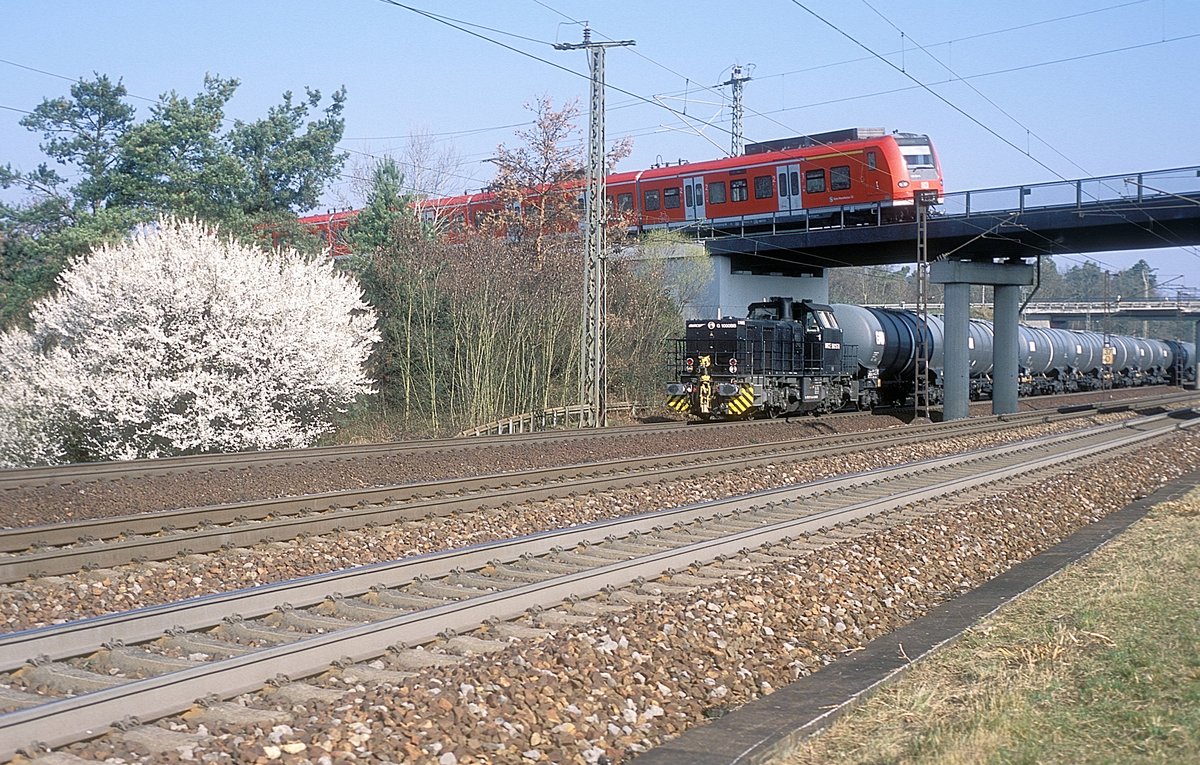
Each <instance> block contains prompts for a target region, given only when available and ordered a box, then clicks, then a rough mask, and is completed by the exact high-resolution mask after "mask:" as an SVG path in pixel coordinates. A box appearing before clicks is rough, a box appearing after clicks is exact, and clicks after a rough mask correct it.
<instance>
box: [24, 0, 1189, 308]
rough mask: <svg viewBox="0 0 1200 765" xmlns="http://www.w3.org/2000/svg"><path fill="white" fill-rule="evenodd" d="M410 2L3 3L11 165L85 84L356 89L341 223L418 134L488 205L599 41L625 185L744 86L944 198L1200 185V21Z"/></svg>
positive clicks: (753, 125) (1179, 16)
mask: <svg viewBox="0 0 1200 765" xmlns="http://www.w3.org/2000/svg"><path fill="white" fill-rule="evenodd" d="M403 4H404V5H408V6H411V7H414V8H418V9H420V10H423V11H427V12H429V13H432V14H444V16H446V17H449V18H451V19H453V20H454V21H452V22H451V24H453V25H454V26H451V25H450V24H447V23H442V22H439V21H437V20H433V19H430V18H428V17H426V16H423V15H420V14H418V13H416V12H414V11H412V10H408V9H406V8H403V7H400V6H399V5H396V4H391V3H388V2H385V1H383V0H340V2H315V1H313V0H288V1H287V2H284V1H283V0H258V1H257V2H245V0H173V1H171V2H162V1H161V0H156V1H151V0H126V1H118V0H109V1H108V2H104V1H102V0H101V1H97V0H56V1H55V2H44V1H43V0H9V1H8V2H6V3H5V10H6V14H5V21H6V30H5V46H4V48H3V49H2V51H0V59H2V61H0V75H2V76H0V107H3V108H0V163H12V164H13V165H14V166H16V167H19V168H21V169H31V168H32V167H34V166H35V165H36V164H37V162H39V161H41V159H42V157H41V154H40V152H39V151H38V148H37V146H38V143H39V142H40V140H41V139H40V136H38V135H36V134H33V133H31V132H29V131H27V130H25V129H24V128H22V127H20V126H19V125H18V124H17V121H18V120H19V119H20V117H21V116H22V115H21V113H20V112H19V111H14V110H28V109H32V108H33V107H34V106H35V105H36V104H37V103H39V102H40V101H41V100H42V99H43V98H46V97H55V96H59V95H63V94H65V93H66V92H67V90H68V88H69V84H70V83H69V80H70V79H73V78H77V77H81V76H91V74H92V73H93V72H100V73H104V74H107V75H109V76H110V77H113V78H121V79H122V80H123V81H124V84H125V86H126V87H127V88H128V90H129V92H130V93H131V94H132V95H134V96H139V97H144V98H147V99H153V98H154V97H156V96H158V95H159V94H161V93H164V92H166V91H170V90H176V91H178V92H179V93H181V94H185V95H189V96H191V95H195V93H197V92H198V91H199V90H200V88H201V85H202V83H203V78H204V75H205V73H211V74H219V75H221V76H224V77H237V78H239V79H240V80H241V81H242V85H241V87H240V88H239V90H238V93H237V94H236V96H235V97H234V99H233V101H232V103H231V105H230V109H229V115H228V116H229V117H231V118H242V119H255V118H257V117H260V116H262V115H263V114H265V112H266V110H267V108H268V107H269V106H270V105H272V104H275V103H277V102H278V101H279V97H280V94H281V93H282V92H283V91H285V90H292V91H294V92H302V91H303V89H304V87H305V86H309V87H312V88H316V89H319V90H321V91H322V92H324V93H328V92H330V91H332V90H334V89H336V88H337V87H340V86H342V85H345V86H346V88H347V90H348V94H349V99H348V104H347V110H346V140H345V141H344V142H343V147H344V148H345V149H347V150H349V151H351V152H352V154H351V160H350V162H349V163H348V165H347V169H346V176H347V177H346V178H343V179H342V181H341V182H340V183H339V184H337V185H336V186H335V187H334V188H333V189H331V190H330V194H329V197H328V200H327V202H328V204H329V206H335V205H345V204H355V203H356V202H357V201H358V199H357V198H356V197H355V195H354V193H355V184H354V182H353V176H354V175H356V174H362V172H364V171H363V170H362V168H363V166H364V165H366V164H367V163H369V162H370V161H371V159H372V157H377V156H382V155H385V154H394V155H396V156H398V157H401V158H404V151H405V147H406V145H407V144H409V143H410V141H409V139H408V136H409V135H411V134H413V133H420V134H423V135H425V136H426V138H427V140H430V141H432V146H433V148H434V149H435V150H436V151H437V152H443V151H447V150H449V151H452V152H453V153H454V154H455V155H456V156H457V163H456V166H455V168H454V170H453V174H452V175H451V176H449V178H448V179H447V184H448V186H447V188H448V189H449V190H451V191H453V192H455V193H458V192H462V191H464V190H467V189H475V188H479V187H482V186H483V185H485V184H486V183H487V181H488V180H489V179H490V177H491V175H492V166H491V165H490V164H488V163H487V162H486V160H487V158H488V157H491V156H492V155H493V152H494V149H495V147H496V145H497V144H499V143H502V142H503V143H508V144H509V145H512V144H514V143H517V140H516V139H515V138H514V135H513V133H514V130H516V129H518V128H519V127H520V126H522V125H523V124H525V123H528V122H529V120H530V119H531V113H530V112H529V111H528V110H527V109H526V108H525V105H526V104H527V103H528V102H530V101H531V100H533V99H537V98H539V97H541V96H543V95H547V96H549V97H550V98H551V99H553V101H554V102H555V103H556V104H562V103H566V102H568V101H570V100H572V99H578V100H579V102H580V105H581V107H582V109H583V111H584V116H583V117H581V120H580V127H581V131H585V130H586V108H587V100H588V80H587V57H586V54H585V53H583V52H579V51H576V52H562V51H556V50H554V48H553V47H552V45H553V43H555V42H578V41H579V40H580V39H581V26H580V25H579V23H577V22H580V21H584V20H586V21H588V22H590V25H591V27H592V30H593V32H592V34H593V39H594V40H634V41H636V43H637V44H636V46H633V47H630V48H615V49H611V50H609V52H608V54H607V62H606V63H607V67H606V69H607V81H608V84H609V85H610V90H609V92H608V96H607V102H608V122H607V129H608V136H609V138H610V139H613V138H618V137H621V136H630V137H632V138H633V141H634V144H633V146H634V148H633V154H632V155H631V156H630V157H629V158H628V159H626V160H625V161H624V162H623V163H622V164H621V166H620V168H621V169H633V168H636V167H643V166H647V165H649V164H652V163H654V162H656V161H660V160H662V161H675V160H678V159H687V160H691V161H698V160H702V159H708V158H712V157H714V156H719V155H720V154H721V153H722V152H724V151H726V150H727V149H728V144H729V133H728V130H729V123H730V110H729V105H728V94H729V90H728V88H725V89H713V88H711V87H710V86H712V85H715V84H716V83H719V82H722V81H724V80H726V79H727V78H728V77H729V74H730V69H731V67H732V66H734V65H742V66H744V67H747V68H748V69H749V71H750V74H751V76H752V78H753V79H752V80H751V81H750V82H749V83H747V84H746V89H745V108H746V119H745V132H746V137H747V140H749V141H754V140H767V139H771V138H779V137H784V136H788V135H797V134H803V133H812V132H821V131H826V130H834V129H839V128H845V127H852V126H861V127H883V128H886V129H888V130H904V131H911V132H920V133H927V134H929V135H930V136H931V137H932V138H933V140H934V143H935V145H936V147H937V149H938V151H939V154H940V157H941V161H942V168H943V171H944V173H945V176H946V185H947V189H948V190H951V191H957V190H967V189H979V188H987V187H993V186H1007V185H1016V184H1024V183H1039V182H1048V181H1057V180H1061V179H1075V178H1081V177H1090V176H1099V175H1110V174H1113V175H1115V174H1129V173H1134V172H1139V171H1149V170H1160V169H1166V168H1175V167H1184V166H1192V165H1200V147H1198V146H1197V143H1196V140H1195V133H1196V129H1197V126H1198V125H1200V92H1198V89H1200V86H1198V85H1197V75H1198V74H1200V65H1198V64H1197V61H1200V2H1196V0H1058V2H1054V3H1046V2H1044V0H972V1H971V2H963V0H923V2H903V3H898V2H888V0H796V1H795V2H793V0H757V1H756V2H745V3H728V2H710V1H709V0H693V2H690V3H663V2H655V1H654V0H642V1H641V2H628V1H627V0H607V1H601V0H591V1H590V2H583V1H582V0H490V1H487V2H485V1H484V0H456V2H453V3H448V2H434V1H433V0H411V2H404V3H403ZM455 27H460V28H455ZM464 30H465V31H464ZM506 46H507V47H506ZM514 49H515V50H514ZM35 70H40V71H35ZM62 78H67V79H62ZM131 103H133V104H134V105H135V106H136V107H137V108H138V110H139V114H143V115H144V114H145V113H146V112H147V110H148V108H149V102H148V101H145V100H140V99H139V98H133V99H132V100H131ZM1197 186H1198V187H1200V180H1198V181H1197ZM6 198H11V192H10V193H9V196H8V197H6ZM1085 257H1086V258H1091V259H1094V260H1097V261H1098V262H1100V264H1101V266H1102V267H1105V268H1123V267H1127V266H1128V265H1129V264H1131V263H1132V262H1134V261H1135V260H1136V259H1137V258H1139V257H1144V258H1145V259H1146V260H1147V261H1148V262H1149V263H1150V264H1151V265H1152V266H1154V267H1155V268H1156V269H1158V273H1159V280H1160V282H1166V281H1170V283H1171V285H1172V286H1175V285H1189V286H1191V287H1197V288H1200V250H1197V249H1196V248H1189V249H1176V250H1158V251H1145V252H1138V253H1097V254H1093V255H1089V256H1075V257H1072V258H1060V259H1059V260H1060V263H1062V264H1063V265H1066V266H1069V265H1072V264H1073V263H1077V262H1082V260H1083V259H1085Z"/></svg>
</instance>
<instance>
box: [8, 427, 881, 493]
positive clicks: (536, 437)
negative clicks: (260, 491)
mask: <svg viewBox="0 0 1200 765" xmlns="http://www.w3.org/2000/svg"><path fill="white" fill-rule="evenodd" d="M840 416H864V413H860V412H844V413H841V415H840ZM756 424H761V421H751V422H746V421H736V422H733V421H731V422H713V423H704V427H705V428H713V427H716V428H738V427H752V426H754V425H756ZM695 426H696V424H694V423H688V422H665V423H650V424H646V425H625V426H616V427H610V428H601V429H572V430H552V431H539V432H535V433H513V434H509V435H503V436H462V437H458V438H446V439H433V440H426V441H393V442H385V443H375V444H351V445H339V446H316V447H308V448H303V449H271V450H266V451H254V452H231V453H221V454H201V455H189V456H180V457H159V458H155V459H140V460H129V461H116V462H79V463H72V464H70V465H53V466H48V467H30V468H5V469H0V494H2V492H4V491H6V490H13V489H19V488H24V487H40V486H52V485H69V484H75V483H88V482H95V481H100V480H122V479H126V478H136V477H148V476H163V475H173V474H178V473H197V472H205V471H211V470H236V469H239V468H248V467H262V466H268V465H280V464H285V465H286V464H295V465H304V464H310V463H314V462H336V461H340V460H348V459H361V458H363V457H375V456H383V457H394V456H403V455H407V454H419V453H428V452H461V451H474V450H479V449H488V448H496V447H507V446H512V445H513V444H518V443H530V442H532V443H541V442H553V441H573V440H594V439H616V438H623V437H626V436H630V435H647V434H651V433H654V434H657V433H661V432H669V431H673V430H686V429H688V428H694V427H695Z"/></svg>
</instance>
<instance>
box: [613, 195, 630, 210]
mask: <svg viewBox="0 0 1200 765" xmlns="http://www.w3.org/2000/svg"><path fill="white" fill-rule="evenodd" d="M617 209H618V210H619V211H621V212H629V211H630V210H632V209H633V194H617Z"/></svg>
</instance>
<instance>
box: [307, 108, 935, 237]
mask: <svg viewBox="0 0 1200 765" xmlns="http://www.w3.org/2000/svg"><path fill="white" fill-rule="evenodd" d="M605 183H606V189H605V194H606V195H607V197H608V202H609V209H610V210H611V211H612V212H613V214H614V215H617V216H620V219H621V220H622V221H624V222H625V223H626V225H627V226H628V227H629V229H630V231H631V232H640V231H645V230H649V229H658V228H683V227H689V226H691V227H696V228H698V229H700V230H703V231H721V230H738V231H743V232H745V231H753V230H755V228H757V227H766V226H779V225H785V226H786V225H789V223H790V224H791V225H865V224H873V223H892V222H897V221H904V220H911V219H913V217H914V216H913V209H914V207H913V204H914V199H915V195H916V193H917V192H925V193H926V194H929V193H930V192H932V193H933V195H936V200H937V201H940V200H941V198H942V194H943V192H944V187H943V184H942V171H941V167H940V165H939V164H938V159H937V153H936V152H935V151H934V148H933V143H932V142H931V141H930V140H929V136H926V135H919V134H915V133H899V132H893V133H886V132H885V131H884V130H883V129H881V128H850V129H848V130H838V131H833V132H829V133H819V134H815V135H808V136H797V137H795V138H785V139H781V140H777V141H767V142H763V143H755V144H749V145H747V147H746V153H745V154H743V155H742V156H739V157H728V158H725V159H715V160H708V161H704V162H693V163H688V162H681V163H679V164H674V165H665V166H655V167H651V168H648V169H645V170H636V171H630V172H622V173H614V174H612V175H610V176H608V178H607V179H606V181H605ZM577 191H578V194H579V198H580V203H581V204H582V201H583V191H584V183H583V181H582V180H580V181H579V184H578V188H577ZM931 196H932V195H931ZM417 204H418V208H419V209H418V211H419V214H420V215H421V217H422V218H423V219H424V220H426V221H429V222H434V221H437V222H439V223H440V224H441V225H443V226H445V227H447V229H448V230H457V229H461V228H463V227H471V226H475V225H478V223H479V222H480V221H481V220H482V219H483V218H484V217H485V216H487V215H490V214H494V213H496V212H498V211H499V205H500V202H499V201H498V199H497V196H496V194H495V193H493V192H491V191H486V190H485V191H481V192H479V193H477V194H463V195H459V196H454V197H444V198H440V199H425V200H421V201H420V202H419V203H417ZM353 215H354V213H353V212H352V211H351V212H339V213H328V214H325V215H314V216H309V217H306V218H301V219H300V220H301V222H302V223H306V224H308V225H310V226H312V227H313V228H314V229H316V230H318V231H320V232H321V233H322V234H323V235H324V236H326V238H327V241H328V242H329V244H330V245H331V246H332V247H334V250H335V253H336V252H337V232H338V231H339V230H340V229H341V228H344V227H345V226H346V225H348V224H349V222H350V220H352V219H353Z"/></svg>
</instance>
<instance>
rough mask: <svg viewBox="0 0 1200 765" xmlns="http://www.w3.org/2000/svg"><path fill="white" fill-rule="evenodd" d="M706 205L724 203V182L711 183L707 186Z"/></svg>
mask: <svg viewBox="0 0 1200 765" xmlns="http://www.w3.org/2000/svg"><path fill="white" fill-rule="evenodd" d="M708 203H709V204H710V205H720V204H724V203H725V181H713V182H712V183H710V184H708Z"/></svg>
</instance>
